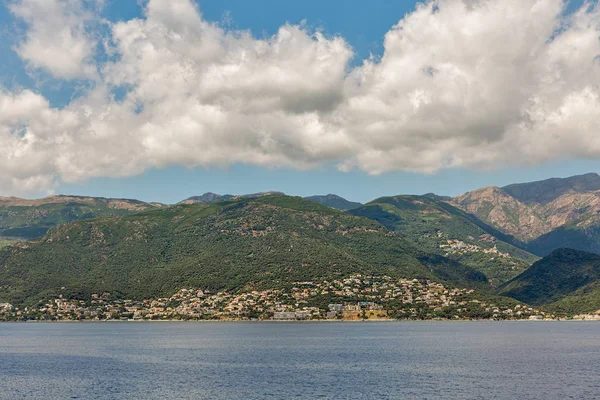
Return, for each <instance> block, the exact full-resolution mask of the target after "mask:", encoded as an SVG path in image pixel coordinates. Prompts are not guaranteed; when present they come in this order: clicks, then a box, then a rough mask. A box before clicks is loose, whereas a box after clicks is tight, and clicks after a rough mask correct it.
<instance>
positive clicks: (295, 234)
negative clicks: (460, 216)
mask: <svg viewBox="0 0 600 400" xmlns="http://www.w3.org/2000/svg"><path fill="white" fill-rule="evenodd" d="M0 266H1V268H0V283H1V284H2V286H0V302H2V301H8V302H10V303H13V304H22V303H25V304H34V303H36V304H37V302H38V301H39V300H45V299H48V298H55V296H56V295H57V294H58V293H59V292H60V293H62V294H64V295H65V296H68V297H71V298H83V299H85V298H89V296H90V295H91V293H101V292H103V291H108V292H110V293H113V294H114V295H116V296H119V297H124V298H131V299H142V298H153V297H157V296H163V295H167V294H169V295H170V294H172V293H174V292H175V291H177V290H179V289H181V288H185V287H202V288H207V289H211V290H221V289H231V290H234V289H239V288H260V287H282V286H283V285H290V284H293V282H298V281H312V280H317V279H321V280H322V279H336V278H338V277H344V276H348V275H350V274H354V273H361V274H365V275H371V274H377V275H388V276H391V277H407V278H425V279H431V280H434V281H437V282H455V283H456V282H458V283H459V284H460V285H462V286H463V287H464V286H467V287H477V286H480V285H485V276H484V275H483V274H481V273H479V272H477V271H475V270H474V269H472V268H469V267H467V266H463V265H461V264H460V263H458V262H455V261H453V260H450V259H447V258H444V257H441V256H438V255H435V254H431V253H428V252H427V251H424V250H423V249H419V248H418V247H417V246H415V245H413V244H411V243H410V242H408V241H406V240H404V239H403V238H402V237H399V236H398V235H397V234H395V233H393V232H390V231H389V230H388V229H387V228H385V227H384V226H383V225H381V224H379V223H378V222H375V221H372V220H369V219H366V218H361V217H356V216H353V215H349V214H346V213H343V212H341V211H337V210H333V209H331V208H329V207H326V206H323V205H320V204H316V203H313V202H309V201H307V200H303V199H301V198H299V197H289V196H281V195H271V196H262V197H257V198H239V199H235V200H234V199H232V200H228V201H221V202H216V203H213V204H183V205H176V206H172V207H167V208H164V209H156V210H152V211H146V212H142V213H138V214H135V215H129V216H124V217H121V218H96V219H93V220H82V221H74V222H71V223H68V224H65V225H62V226H60V227H57V228H54V229H52V230H51V231H50V232H48V234H47V235H46V236H44V238H42V239H41V240H39V241H34V242H29V243H27V244H22V245H18V246H11V247H5V248H4V249H2V250H0Z"/></svg>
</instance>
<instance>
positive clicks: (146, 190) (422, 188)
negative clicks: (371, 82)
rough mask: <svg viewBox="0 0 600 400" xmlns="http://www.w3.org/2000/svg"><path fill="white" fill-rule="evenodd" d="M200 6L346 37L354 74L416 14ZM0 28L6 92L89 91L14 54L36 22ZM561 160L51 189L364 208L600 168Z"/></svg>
mask: <svg viewBox="0 0 600 400" xmlns="http://www.w3.org/2000/svg"><path fill="white" fill-rule="evenodd" d="M5 4H6V3H5ZM581 4H582V1H580V0H578V1H572V2H571V3H570V4H569V8H568V10H569V11H568V12H570V11H572V10H575V9H577V8H578V7H579V6H580V5H581ZM198 5H199V9H200V11H201V13H202V18H203V19H204V20H205V21H208V22H216V23H219V24H220V25H221V26H222V27H224V28H225V29H226V30H231V31H246V30H249V31H251V33H252V35H253V36H254V37H255V38H259V39H260V38H265V39H266V38H270V37H272V36H273V35H276V34H277V32H278V30H279V28H280V27H281V26H282V25H284V24H286V23H289V24H292V25H302V26H303V27H305V28H304V29H307V30H309V31H311V32H314V31H322V32H324V33H325V35H326V36H327V37H328V38H332V37H335V36H339V37H342V38H344V40H345V41H346V42H347V44H348V45H349V46H351V48H352V50H353V52H354V54H353V56H352V58H351V60H350V61H349V63H348V67H347V68H349V69H352V68H355V67H360V66H361V65H362V63H363V60H365V59H367V58H368V57H369V56H370V55H371V54H373V55H374V56H376V57H381V56H382V55H383V54H384V45H383V38H384V36H385V34H386V33H387V32H388V31H389V30H390V29H391V28H392V26H394V25H395V24H396V23H398V21H400V20H401V19H402V18H403V17H404V16H405V15H407V14H410V13H412V12H413V11H414V9H415V2H414V1H398V0H395V1H392V0H378V1H375V2H365V1H358V0H340V1H319V0H303V1H295V2H292V1H281V0H253V1H247V0H200V1H198ZM142 7H143V5H141V4H139V2H138V1H136V0H106V3H105V6H104V8H103V9H102V11H101V16H102V17H103V18H106V19H107V20H109V21H111V22H113V23H114V22H118V21H129V20H131V19H133V18H143V15H142ZM0 25H1V26H2V27H3V29H2V30H1V31H0V39H2V40H0V57H1V58H2V60H3V61H2V63H0V86H1V87H3V88H4V89H5V91H10V92H17V91H19V90H22V89H30V90H32V91H33V92H35V93H38V94H40V95H42V96H43V97H45V98H46V99H47V100H48V101H49V103H50V106H51V107H55V108H57V109H62V108H65V107H67V106H68V105H69V104H70V103H71V102H73V99H76V98H78V97H79V96H84V95H85V94H86V93H87V91H88V90H89V88H90V85H91V84H90V81H89V80H88V79H57V78H56V77H55V76H53V75H52V73H49V72H48V71H47V70H44V69H43V68H32V67H31V64H27V62H26V61H24V60H23V57H21V56H20V55H19V54H17V51H16V48H17V47H18V45H19V43H21V42H22V41H23V40H25V39H24V38H25V37H26V34H27V29H28V25H27V24H26V23H24V22H23V21H22V20H20V19H19V18H17V17H15V15H13V13H11V12H10V11H9V10H8V9H7V8H6V7H0ZM101 57H103V56H101ZM115 145H116V146H118V144H115ZM474 151H476V150H474ZM461 157H465V156H461ZM562 158H563V157H561V156H560V155H559V156H553V157H550V158H549V159H544V158H543V157H541V158H540V161H538V162H535V163H533V164H534V165H530V166H519V167H517V166H515V167H511V165H512V164H511V161H510V160H508V161H505V162H499V163H498V165H499V166H500V167H499V168H494V165H493V163H492V164H491V165H486V166H483V167H480V166H478V165H475V164H473V165H475V166H473V165H466V166H464V167H463V166H448V167H443V168H441V169H437V170H436V171H433V172H428V171H421V172H403V171H402V169H404V167H403V166H402V167H400V168H398V169H396V170H392V171H384V172H383V173H381V174H375V175H373V174H369V172H372V171H369V170H368V168H350V170H349V172H341V171H340V170H339V169H338V167H339V164H338V163H337V162H335V161H325V162H320V163H319V164H318V165H317V166H314V167H312V168H309V169H308V170H304V169H303V168H296V167H293V166H278V165H273V166H270V165H262V166H260V165H251V164H247V163H240V162H234V163H233V164H232V165H226V166H218V164H219V163H215V164H216V165H210V166H207V167H192V168H188V167H185V166H181V165H172V164H173V163H172V162H171V163H169V162H165V163H158V164H159V166H158V167H157V166H150V167H146V168H144V169H145V170H144V171H143V172H141V173H139V174H134V176H130V177H125V178H119V177H110V176H111V175H115V174H110V173H107V174H105V175H106V176H104V177H94V176H93V175H92V177H84V178H82V179H79V180H78V182H76V183H65V181H69V180H72V179H58V180H57V181H56V182H57V183H56V184H55V185H54V187H52V188H51V190H53V191H54V192H56V193H63V194H77V195H93V196H105V197H126V198H139V199H142V200H146V201H160V202H165V203H174V202H177V201H180V200H182V199H184V198H186V197H189V196H192V195H198V194H202V193H204V192H208V191H212V192H216V193H221V194H224V193H249V192H259V191H267V190H278V191H283V192H285V193H288V194H291V195H301V196H307V195H312V194H326V193H336V194H339V195H342V196H344V197H346V198H348V199H350V200H355V201H361V202H366V201H368V200H371V199H374V198H377V197H380V196H383V195H394V194H404V193H406V194H423V193H427V192H435V193H438V194H443V195H457V194H461V193H463V192H465V191H468V190H472V189H475V188H479V187H483V186H489V185H498V186H502V185H506V184H510V183H515V182H523V181H532V180H538V179H545V178H549V177H565V176H570V175H574V174H580V173H586V172H596V171H598V170H599V169H600V168H599V167H600V163H599V162H598V161H597V159H596V158H595V157H593V156H585V155H584V156H573V155H569V154H567V155H566V156H565V157H564V158H565V159H563V160H561V159H562ZM162 164H167V165H166V166H162ZM409 169H412V168H409ZM100 175H102V174H100ZM1 187H2V186H0V188H1ZM44 190H45V188H44V187H40V190H39V191H38V192H35V193H34V194H35V195H39V194H40V193H41V194H43V191H44ZM3 194H13V193H12V192H11V193H1V192H0V196H1V195H3Z"/></svg>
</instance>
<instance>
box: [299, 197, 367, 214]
mask: <svg viewBox="0 0 600 400" xmlns="http://www.w3.org/2000/svg"><path fill="white" fill-rule="evenodd" d="M304 199H305V200H309V201H313V202H315V203H319V204H323V205H325V206H327V207H331V208H335V209H336V210H342V211H347V210H352V209H354V208H358V207H360V206H362V204H361V203H357V202H354V201H348V200H346V199H344V198H343V197H340V196H338V195H335V194H327V195H324V196H310V197H305V198H304Z"/></svg>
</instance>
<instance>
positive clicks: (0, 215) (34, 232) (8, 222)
mask: <svg viewBox="0 0 600 400" xmlns="http://www.w3.org/2000/svg"><path fill="white" fill-rule="evenodd" d="M61 198H64V199H65V200H64V201H61V200H60V199H61ZM111 201H114V199H104V198H92V197H77V196H57V197H55V198H53V200H52V201H51V202H48V203H43V200H40V202H41V204H38V205H34V206H32V205H10V206H3V207H0V237H13V238H20V239H26V240H29V239H36V238H40V237H42V236H44V235H45V234H46V232H47V231H48V230H49V229H51V228H53V227H55V226H57V225H60V224H64V223H67V222H71V221H76V220H80V219H89V218H95V217H100V216H124V215H131V214H134V213H135V212H139V209H143V208H152V207H153V206H152V205H151V204H148V203H144V202H141V201H138V200H117V201H118V202H120V203H123V206H122V207H115V206H113V205H112V204H111ZM24 203H26V201H24ZM127 205H130V207H128V206H127Z"/></svg>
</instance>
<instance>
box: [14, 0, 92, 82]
mask: <svg viewBox="0 0 600 400" xmlns="http://www.w3.org/2000/svg"><path fill="white" fill-rule="evenodd" d="M101 1H102V0H88V1H87V3H91V4H92V5H96V4H98V3H99V2H101ZM9 9H10V10H11V12H12V13H13V14H14V15H15V16H16V17H18V18H20V19H22V20H23V21H25V23H26V24H27V26H28V29H27V35H26V38H25V40H24V41H23V42H22V43H21V44H20V45H19V46H18V47H17V49H16V50H17V52H18V54H19V56H20V57H21V58H22V59H23V60H25V61H27V62H28V63H29V64H30V65H31V66H32V67H34V68H41V69H44V70H46V71H48V72H49V73H50V74H52V75H53V76H55V77H57V78H63V79H73V78H92V77H94V76H95V71H96V68H95V66H94V65H93V64H92V63H91V58H92V55H93V53H94V48H95V46H96V41H95V40H94V39H93V37H92V35H91V34H90V33H89V32H88V25H89V24H90V22H91V21H92V20H93V19H94V16H93V14H92V13H91V12H90V11H88V10H87V7H86V6H85V4H84V2H83V0H15V1H14V2H12V3H9Z"/></svg>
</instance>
